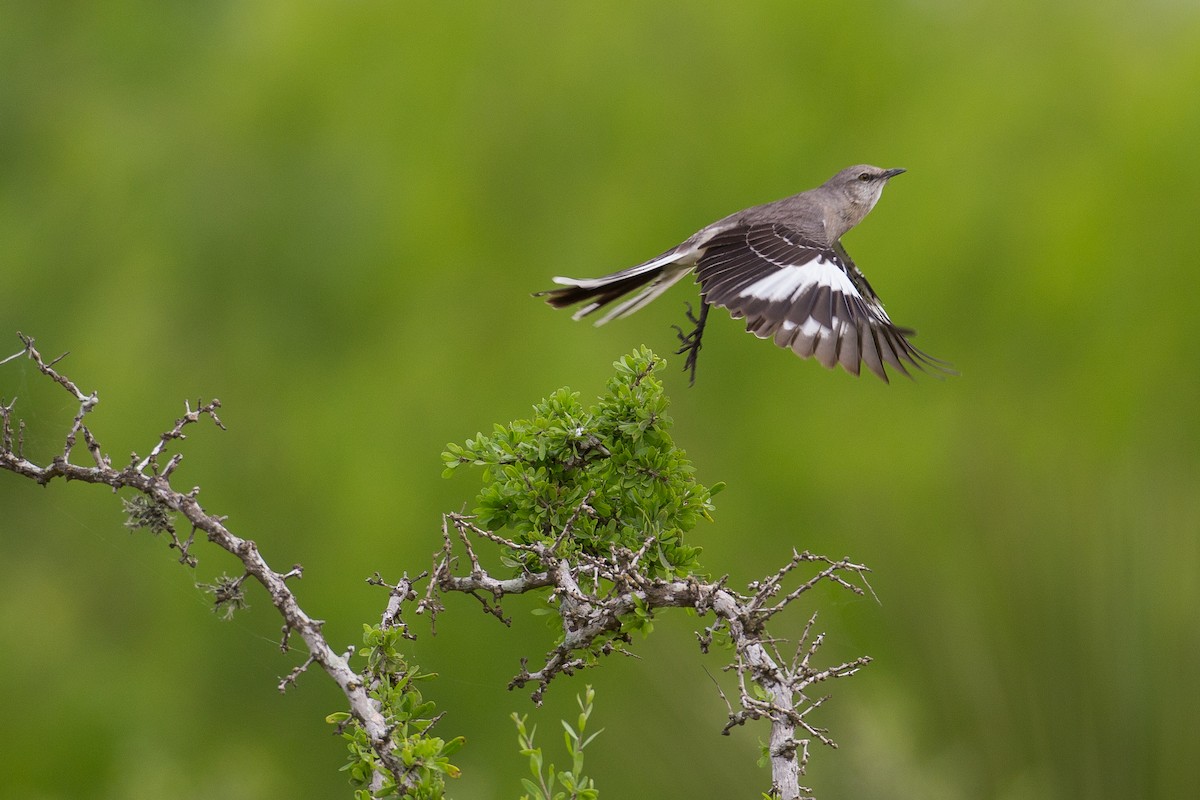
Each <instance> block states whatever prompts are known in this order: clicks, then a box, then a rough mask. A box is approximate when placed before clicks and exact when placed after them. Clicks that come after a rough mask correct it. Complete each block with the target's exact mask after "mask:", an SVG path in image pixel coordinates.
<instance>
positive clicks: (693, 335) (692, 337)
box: [671, 300, 708, 386]
mask: <svg viewBox="0 0 1200 800" xmlns="http://www.w3.org/2000/svg"><path fill="white" fill-rule="evenodd" d="M686 313H687V318H688V322H690V323H692V324H693V325H694V326H695V327H694V328H693V329H692V331H691V332H690V333H684V332H683V328H681V327H679V326H678V325H672V326H671V327H672V328H674V329H675V334H676V336H678V337H679V342H680V347H679V349H678V350H676V351H675V355H677V356H681V355H683V354H684V353H687V358H686V359H685V360H684V362H683V371H684V372H687V373H689V374H690V380H689V381H688V385H689V386H695V385H696V359H697V357H698V356H699V355H700V346H701V339H702V337H703V336H704V324H705V322H706V321H707V320H708V303H705V302H704V301H703V300H701V301H700V315H699V316H696V315H695V314H693V313H692V304H691V303H688V304H687V312H686Z"/></svg>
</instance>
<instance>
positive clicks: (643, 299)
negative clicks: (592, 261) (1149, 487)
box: [534, 249, 687, 325]
mask: <svg viewBox="0 0 1200 800" xmlns="http://www.w3.org/2000/svg"><path fill="white" fill-rule="evenodd" d="M678 257H679V256H678V252H677V250H676V249H671V250H668V251H667V252H665V253H663V254H662V255H660V256H658V257H657V258H653V259H651V260H649V261H646V262H644V263H642V264H638V265H637V266H633V267H629V268H628V269H623V270H621V271H620V272H614V273H612V274H611V275H604V276H602V277H599V278H563V277H556V278H555V279H554V282H555V283H558V284H561V285H562V288H560V289H547V290H546V291H543V292H537V293H536V294H535V295H534V296H535V297H545V298H546V302H547V303H549V304H550V305H552V306H554V307H555V308H566V307H567V306H573V305H575V304H577V303H585V304H586V305H584V306H582V307H581V308H580V309H579V310H578V311H576V312H575V314H574V315H573V317H574V319H581V318H583V317H586V316H588V315H589V314H591V313H593V312H595V311H598V310H600V309H601V308H604V307H605V306H607V305H608V304H609V303H611V302H613V301H614V300H618V299H620V298H622V297H624V296H626V295H628V294H630V293H631V292H634V291H637V290H638V289H642V291H640V292H638V293H637V294H636V295H634V296H633V297H631V298H629V299H628V300H626V301H624V302H623V303H621V304H619V305H618V306H616V307H615V308H613V309H612V310H611V311H609V312H608V313H607V314H605V315H604V316H603V317H601V318H600V319H599V320H597V321H596V324H597V325H603V324H604V323H606V322H608V321H610V320H613V319H616V318H617V317H624V316H627V315H629V314H632V313H633V312H634V311H637V310H638V309H639V308H641V307H642V306H644V305H646V303H649V302H650V301H651V300H653V299H654V298H656V297H658V296H659V295H660V294H662V293H663V292H665V291H666V290H667V289H668V288H669V287H670V286H671V285H672V284H674V283H675V282H676V281H677V280H679V279H680V278H681V277H683V275H684V274H686V273H687V268H683V269H680V268H678V267H677V266H676V265H675V264H674V261H675V260H676V259H677V258H678ZM672 267H675V268H674V269H672ZM643 287H645V288H644V289H643Z"/></svg>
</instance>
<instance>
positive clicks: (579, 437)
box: [442, 347, 714, 577]
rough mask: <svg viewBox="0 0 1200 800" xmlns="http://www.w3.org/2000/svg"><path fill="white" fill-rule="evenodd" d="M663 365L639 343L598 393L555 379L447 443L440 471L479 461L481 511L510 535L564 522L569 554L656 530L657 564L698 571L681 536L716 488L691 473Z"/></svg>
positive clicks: (519, 537) (653, 565)
mask: <svg viewBox="0 0 1200 800" xmlns="http://www.w3.org/2000/svg"><path fill="white" fill-rule="evenodd" d="M662 365H663V362H662V360H661V359H659V358H658V357H657V356H655V355H654V354H653V353H652V352H651V351H650V350H648V349H647V348H645V347H642V348H640V349H639V350H637V351H635V352H633V353H631V354H630V355H627V356H625V357H623V358H621V359H619V360H618V361H616V362H615V363H614V366H615V368H616V374H615V375H614V376H613V377H612V378H610V379H609V381H608V384H607V387H606V391H605V393H604V394H603V395H601V396H600V397H599V398H598V399H597V401H596V403H595V404H593V405H591V406H586V407H585V406H584V404H583V403H582V402H581V401H580V398H579V394H578V393H577V392H572V391H571V390H570V389H567V388H562V389H559V390H557V391H555V392H554V393H552V394H551V395H550V396H549V397H547V398H545V399H544V400H542V401H541V402H540V403H537V404H536V405H535V406H534V407H533V415H532V416H531V417H530V418H528V419H520V420H516V421H514V422H511V423H509V424H508V425H507V426H505V425H496V426H495V427H494V429H493V431H492V433H491V434H483V433H480V434H478V435H476V436H475V438H473V439H468V440H467V441H466V442H465V443H464V444H461V445H459V444H453V443H452V444H450V445H447V447H446V451H445V452H444V453H443V454H442V459H443V461H444V463H445V467H446V468H445V471H444V473H443V474H444V475H446V476H449V475H451V474H453V473H454V472H455V471H456V470H457V469H458V468H459V467H463V466H476V467H482V468H483V470H482V472H483V474H482V481H483V488H482V489H481V491H480V493H479V496H478V498H477V508H476V511H475V513H476V515H477V518H478V519H477V522H478V524H479V525H480V526H481V527H483V528H486V529H489V530H492V531H495V532H499V531H501V530H506V531H508V532H510V535H511V537H512V538H513V540H514V541H517V542H520V543H523V544H529V543H533V542H537V541H541V542H551V541H554V540H555V539H556V538H558V537H559V536H560V534H562V533H563V531H564V530H566V529H567V528H568V527H569V528H570V536H568V537H567V538H566V540H564V541H563V543H562V545H561V547H560V550H559V551H558V552H559V553H560V554H561V555H562V556H564V557H567V558H569V557H570V556H571V555H572V554H573V553H576V552H583V553H587V554H589V555H592V556H596V557H600V558H607V557H609V556H610V555H611V554H612V552H613V551H614V549H615V548H617V547H623V548H627V549H629V550H634V551H636V550H638V549H639V548H640V547H641V546H642V545H643V544H644V543H645V542H646V540H647V539H648V538H650V537H653V539H654V545H653V549H652V550H651V551H650V556H651V557H650V558H649V559H648V560H647V569H648V572H649V574H650V575H651V576H653V577H674V576H679V575H684V574H687V573H690V572H693V571H695V570H696V568H697V566H698V563H697V557H698V555H699V553H700V549H699V548H698V547H691V546H689V545H686V544H685V543H684V534H685V533H686V532H687V531H689V530H691V529H692V528H694V527H695V526H696V524H697V523H698V522H699V521H700V520H701V519H705V518H711V517H710V512H711V511H712V508H713V506H712V503H711V496H712V494H713V493H714V492H713V491H712V490H710V489H708V488H707V487H705V486H703V485H701V484H700V483H699V482H697V481H696V479H695V475H694V472H695V470H694V468H693V467H692V463H691V462H690V461H689V460H688V458H687V456H686V454H685V453H684V452H683V450H681V449H680V448H678V447H677V446H676V445H675V443H674V441H673V440H672V439H671V436H670V433H669V431H670V428H671V418H670V417H669V416H667V414H666V410H667V406H668V404H669V401H668V399H667V397H666V395H665V394H664V392H663V386H662V383H661V382H660V381H659V380H658V378H657V377H656V376H655V373H656V371H657V370H659V369H660V368H661V367H662ZM506 555H507V556H508V557H509V558H510V559H512V561H513V562H514V564H519V565H520V566H523V567H524V568H526V569H533V570H537V569H540V568H541V567H542V566H543V565H541V564H538V563H536V558H534V557H533V556H532V555H531V554H529V553H527V552H523V551H511V550H510V551H509V552H508V553H507V554H506Z"/></svg>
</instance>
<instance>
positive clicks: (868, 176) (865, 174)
mask: <svg viewBox="0 0 1200 800" xmlns="http://www.w3.org/2000/svg"><path fill="white" fill-rule="evenodd" d="M858 179H859V180H860V181H862V182H863V183H866V182H867V181H869V180H871V173H869V172H862V173H859V175H858Z"/></svg>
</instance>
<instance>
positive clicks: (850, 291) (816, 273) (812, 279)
mask: <svg viewBox="0 0 1200 800" xmlns="http://www.w3.org/2000/svg"><path fill="white" fill-rule="evenodd" d="M817 286H828V287H829V288H830V289H832V290H833V291H835V292H841V293H842V294H844V295H848V296H850V297H859V294H858V290H857V289H855V288H854V284H853V283H851V281H850V278H849V277H848V276H847V275H846V273H845V272H843V271H842V268H841V267H840V266H838V265H837V264H836V263H834V262H833V261H829V260H828V259H825V258H822V257H820V256H818V257H817V258H815V259H813V260H812V261H809V262H808V263H806V264H802V265H800V266H787V267H783V268H782V269H780V270H779V271H778V272H772V273H771V274H770V275H768V276H767V277H765V278H761V279H759V280H758V281H756V282H754V283H752V284H750V285H749V286H747V287H746V288H745V289H742V291H741V292H739V293H738V297H754V298H758V299H759V300H766V301H767V302H769V303H786V302H789V301H792V300H795V299H797V298H798V297H799V296H800V295H801V294H803V292H804V290H805V289H807V288H809V287H817Z"/></svg>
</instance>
